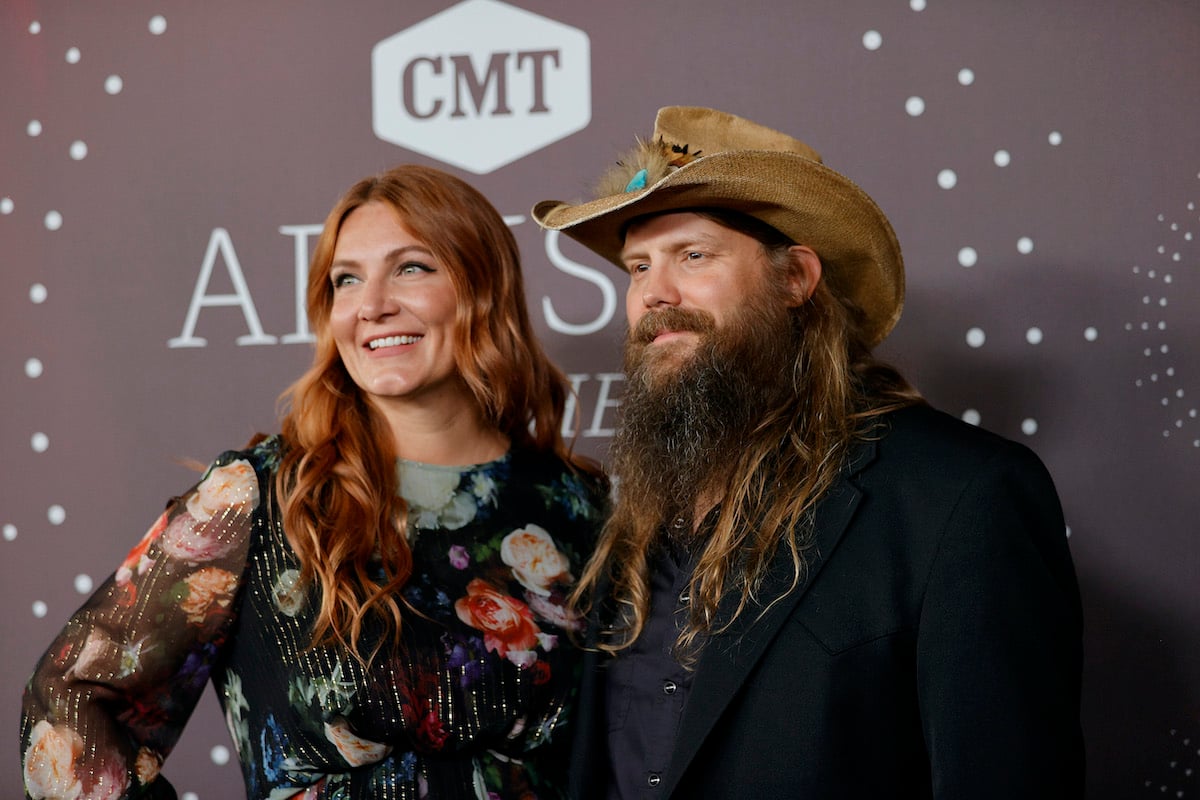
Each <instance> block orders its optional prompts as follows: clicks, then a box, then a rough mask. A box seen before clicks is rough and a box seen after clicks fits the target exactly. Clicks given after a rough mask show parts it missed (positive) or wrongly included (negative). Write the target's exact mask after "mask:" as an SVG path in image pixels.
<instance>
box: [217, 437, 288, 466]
mask: <svg viewBox="0 0 1200 800" xmlns="http://www.w3.org/2000/svg"><path fill="white" fill-rule="evenodd" d="M285 449H286V446H285V444H284V441H283V435H282V434H278V433H276V434H270V435H268V434H265V433H256V434H255V435H254V436H253V437H252V438H251V439H250V441H249V442H247V443H246V444H245V445H244V446H243V447H241V448H234V449H230V450H225V451H224V452H222V453H221V454H220V455H218V456H217V457H216V458H215V459H213V462H212V465H213V466H214V467H222V466H227V465H229V464H232V463H234V462H236V461H245V462H247V463H249V464H250V465H251V466H252V467H254V471H255V472H257V473H258V474H259V475H264V474H265V475H271V474H274V472H275V470H276V469H277V468H278V466H279V460H280V459H281V458H282V457H283V453H284V450H285Z"/></svg>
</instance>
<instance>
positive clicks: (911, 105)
mask: <svg viewBox="0 0 1200 800" xmlns="http://www.w3.org/2000/svg"><path fill="white" fill-rule="evenodd" d="M904 110H905V111H907V112H908V115H909V116H910V117H919V116H921V115H922V114H924V113H925V101H924V100H922V99H921V98H919V97H917V96H916V95H913V96H912V97H910V98H908V99H907V100H905V101H904Z"/></svg>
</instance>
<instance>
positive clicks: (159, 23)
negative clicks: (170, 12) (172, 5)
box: [146, 14, 167, 36]
mask: <svg viewBox="0 0 1200 800" xmlns="http://www.w3.org/2000/svg"><path fill="white" fill-rule="evenodd" d="M146 27H148V28H149V29H150V32H151V33H153V34H154V35H155V36H161V35H162V34H164V33H166V32H167V18H166V17H164V16H163V15H162V14H155V15H154V16H153V17H151V18H150V24H149V25H148V26H146Z"/></svg>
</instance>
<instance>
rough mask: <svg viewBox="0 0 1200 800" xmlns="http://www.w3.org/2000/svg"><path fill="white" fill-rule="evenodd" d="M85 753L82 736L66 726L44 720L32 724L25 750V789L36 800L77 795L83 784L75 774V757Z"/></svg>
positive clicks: (80, 792) (81, 791) (75, 796)
mask: <svg viewBox="0 0 1200 800" xmlns="http://www.w3.org/2000/svg"><path fill="white" fill-rule="evenodd" d="M81 753H83V739H81V738H80V736H79V734H78V733H76V732H75V731H73V730H71V729H70V728H68V727H67V726H66V725H51V724H50V723H49V722H47V721H46V720H42V721H41V722H39V723H38V724H36V725H34V726H33V734H32V735H31V736H30V738H29V747H27V748H26V749H25V765H24V766H25V791H26V792H28V793H29V796H30V797H32V798H33V800H43V798H59V797H64V798H77V797H79V796H80V794H82V793H83V784H82V783H81V782H80V780H79V778H78V777H77V776H76V775H75V760H76V759H77V758H78V757H79V756H80V754H81Z"/></svg>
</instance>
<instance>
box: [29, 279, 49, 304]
mask: <svg viewBox="0 0 1200 800" xmlns="http://www.w3.org/2000/svg"><path fill="white" fill-rule="evenodd" d="M47 294H49V293H48V292H47V291H46V287H45V286H43V285H42V284H40V283H35V284H34V285H33V286H30V287H29V299H30V301H31V302H33V303H44V302H46V296H47Z"/></svg>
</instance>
